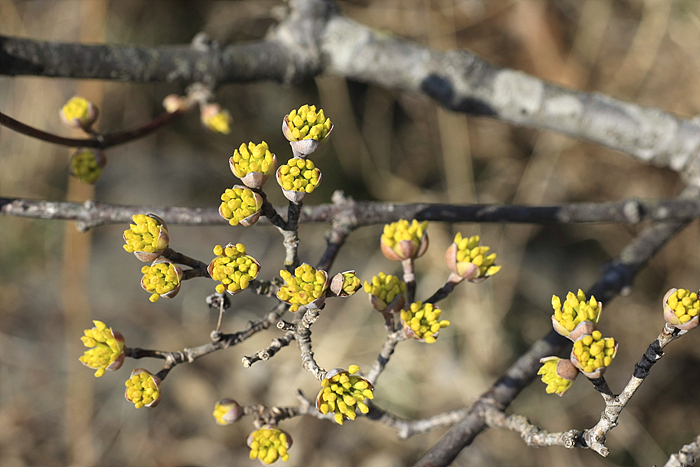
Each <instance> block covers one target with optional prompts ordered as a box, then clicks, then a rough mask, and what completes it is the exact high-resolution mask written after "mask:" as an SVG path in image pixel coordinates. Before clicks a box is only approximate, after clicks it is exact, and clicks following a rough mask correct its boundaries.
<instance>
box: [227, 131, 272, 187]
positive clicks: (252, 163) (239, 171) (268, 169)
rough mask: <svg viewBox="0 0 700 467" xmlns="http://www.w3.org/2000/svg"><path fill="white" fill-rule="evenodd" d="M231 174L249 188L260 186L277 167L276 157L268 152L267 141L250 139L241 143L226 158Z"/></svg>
mask: <svg viewBox="0 0 700 467" xmlns="http://www.w3.org/2000/svg"><path fill="white" fill-rule="evenodd" d="M228 164H229V167H230V168H231V172H233V175H235V176H236V177H238V178H240V179H241V181H242V182H243V184H244V185H245V186H247V187H249V188H262V186H263V185H264V184H265V182H266V181H267V179H268V177H269V176H270V175H272V173H273V172H275V170H276V169H277V157H276V156H275V155H274V154H272V153H271V152H270V149H269V148H268V146H267V143H266V142H265V141H263V142H262V143H260V144H255V143H253V142H252V141H251V142H250V143H248V145H247V146H246V145H245V144H241V145H240V146H239V147H238V149H235V150H234V151H233V156H231V157H230V158H229V160H228Z"/></svg>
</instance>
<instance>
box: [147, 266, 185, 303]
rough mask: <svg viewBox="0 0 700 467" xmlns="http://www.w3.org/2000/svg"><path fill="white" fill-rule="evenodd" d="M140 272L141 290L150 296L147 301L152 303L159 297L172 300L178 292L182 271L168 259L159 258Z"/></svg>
mask: <svg viewBox="0 0 700 467" xmlns="http://www.w3.org/2000/svg"><path fill="white" fill-rule="evenodd" d="M141 272H143V277H142V278H141V288H143V290H145V291H146V292H148V293H150V294H151V296H150V297H149V300H150V301H151V302H153V303H155V302H157V301H158V299H159V298H160V297H164V298H173V297H175V296H176V295H177V293H178V292H179V291H180V286H181V279H182V274H183V273H182V269H181V268H180V267H179V266H176V265H175V264H174V263H172V262H171V261H170V260H168V259H165V258H163V257H160V258H158V259H156V260H155V261H154V262H153V264H152V265H151V266H146V267H144V268H141Z"/></svg>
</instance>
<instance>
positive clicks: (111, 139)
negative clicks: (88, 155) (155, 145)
mask: <svg viewBox="0 0 700 467" xmlns="http://www.w3.org/2000/svg"><path fill="white" fill-rule="evenodd" d="M182 114H183V112H180V111H176V112H172V113H169V112H165V113H162V114H160V115H159V116H157V117H156V118H155V119H153V120H151V121H150V122H148V123H147V124H145V125H144V126H142V127H139V128H135V129H133V130H127V131H120V132H115V133H106V134H100V135H99V137H98V138H64V137H63V136H58V135H54V134H52V133H47V132H45V131H42V130H39V129H37V128H34V127H31V126H29V125H25V124H24V123H22V122H19V121H17V120H15V119H14V118H12V117H9V116H7V115H5V114H3V113H2V112H0V126H5V127H7V128H9V129H11V130H14V131H16V132H18V133H22V134H23V135H27V136H30V137H32V138H36V139H40V140H42V141H47V142H49V143H54V144H60V145H61V146H70V147H80V148H99V149H107V148H110V147H112V146H117V145H119V144H124V143H128V142H130V141H134V140H136V139H138V138H141V137H144V136H146V135H149V134H151V133H153V132H154V131H156V130H158V129H159V128H161V127H162V126H164V125H167V124H168V123H171V122H174V121H175V120H177V119H178V118H180V117H181V116H182Z"/></svg>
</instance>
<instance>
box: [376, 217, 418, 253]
mask: <svg viewBox="0 0 700 467" xmlns="http://www.w3.org/2000/svg"><path fill="white" fill-rule="evenodd" d="M427 228H428V221H423V222H418V221H417V220H415V219H413V220H412V221H411V223H410V224H409V222H408V221H407V220H406V219H401V220H399V221H397V222H392V223H391V224H386V225H385V226H384V233H383V234H382V242H384V243H385V244H386V245H387V246H388V247H389V248H391V249H393V250H394V251H396V253H398V254H401V249H400V248H399V247H398V245H399V243H400V242H402V241H403V240H410V241H411V242H413V244H414V246H415V249H416V250H417V249H418V247H419V246H420V243H421V240H422V239H423V234H424V233H425V230H426V229H427Z"/></svg>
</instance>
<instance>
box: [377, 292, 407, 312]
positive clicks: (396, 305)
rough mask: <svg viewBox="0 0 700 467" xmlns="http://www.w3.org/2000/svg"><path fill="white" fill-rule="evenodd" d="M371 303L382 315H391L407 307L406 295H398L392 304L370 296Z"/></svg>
mask: <svg viewBox="0 0 700 467" xmlns="http://www.w3.org/2000/svg"><path fill="white" fill-rule="evenodd" d="M369 302H370V303H371V304H372V307H373V308H374V309H375V310H377V311H379V312H380V313H383V314H390V313H396V312H397V311H401V310H403V307H404V306H406V297H405V296H404V294H398V295H397V296H396V297H394V299H393V300H392V301H391V303H386V302H385V301H384V300H382V299H381V298H379V297H377V296H375V295H371V294H370V296H369Z"/></svg>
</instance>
